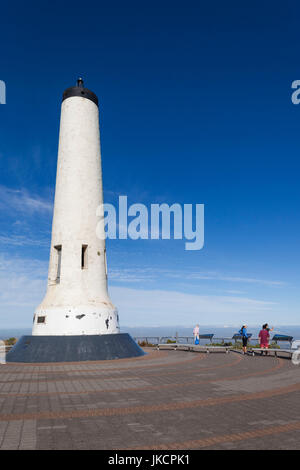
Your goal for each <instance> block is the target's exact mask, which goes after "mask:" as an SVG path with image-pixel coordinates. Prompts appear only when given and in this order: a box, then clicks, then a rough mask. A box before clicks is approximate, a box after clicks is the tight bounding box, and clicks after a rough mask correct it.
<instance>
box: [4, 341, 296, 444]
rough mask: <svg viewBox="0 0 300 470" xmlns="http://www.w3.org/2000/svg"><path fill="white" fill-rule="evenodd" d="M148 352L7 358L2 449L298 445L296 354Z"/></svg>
mask: <svg viewBox="0 0 300 470" xmlns="http://www.w3.org/2000/svg"><path fill="white" fill-rule="evenodd" d="M147 353H148V354H147V355H146V356H144V357H141V358H135V359H122V360H116V361H98V362H95V361H93V362H82V363H64V364H34V365H33V364H11V363H10V364H5V365H0V449H3V450H5V449H6V450H9V449H11V450H12V449H20V450H30V449H99V450H101V449H109V450H118V449H151V450H152V449H158V450H160V449H162V450H172V449H174V450H175V449H212V450H215V449H300V367H298V366H294V365H293V364H292V362H291V361H290V360H287V359H282V358H275V357H259V356H257V357H251V356H243V355H240V354H237V353H233V352H231V353H230V354H222V353H215V354H205V353H192V352H185V351H156V350H150V349H149V350H147Z"/></svg>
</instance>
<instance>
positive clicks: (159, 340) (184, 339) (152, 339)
mask: <svg viewBox="0 0 300 470" xmlns="http://www.w3.org/2000/svg"><path fill="white" fill-rule="evenodd" d="M201 336H206V335H200V344H203V345H206V344H208V343H211V344H212V343H218V344H222V345H226V344H227V343H232V345H238V343H241V339H239V338H232V337H231V336H230V337H226V336H223V337H215V336H213V337H212V338H205V337H204V338H203V337H201ZM134 340H135V341H136V342H138V343H145V344H153V345H155V346H156V345H157V344H167V343H168V341H169V342H175V343H178V344H194V341H195V340H194V336H178V335H175V336H135V337H134ZM271 341H272V340H271ZM278 342H279V343H280V341H278ZM278 342H277V341H276V343H277V344H278ZM285 343H286V342H285ZM256 344H259V338H255V337H251V338H249V340H248V346H249V347H251V346H254V345H256ZM278 346H279V344H278ZM290 347H291V344H290Z"/></svg>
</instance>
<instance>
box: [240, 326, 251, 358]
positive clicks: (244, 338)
mask: <svg viewBox="0 0 300 470" xmlns="http://www.w3.org/2000/svg"><path fill="white" fill-rule="evenodd" d="M239 334H240V335H241V337H242V343H243V354H247V343H248V338H249V336H248V333H247V325H243V326H242V328H241V329H240V331H239Z"/></svg>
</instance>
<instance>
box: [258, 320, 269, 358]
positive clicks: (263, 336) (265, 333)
mask: <svg viewBox="0 0 300 470" xmlns="http://www.w3.org/2000/svg"><path fill="white" fill-rule="evenodd" d="M269 331H270V328H269V325H268V323H265V324H264V325H263V326H262V329H261V330H260V332H259V334H258V337H259V343H260V347H261V349H268V348H269V338H270V333H269ZM262 354H263V351H262V352H261V355H262ZM266 354H267V351H266Z"/></svg>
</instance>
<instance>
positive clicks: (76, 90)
mask: <svg viewBox="0 0 300 470" xmlns="http://www.w3.org/2000/svg"><path fill="white" fill-rule="evenodd" d="M72 96H80V97H81V98H86V99H88V100H91V101H93V103H95V104H96V105H97V106H98V98H97V96H96V95H95V93H93V92H92V91H91V90H88V89H87V88H84V86H83V80H82V78H78V80H77V84H76V86H73V87H71V88H67V89H66V90H65V91H64V92H63V97H62V101H64V100H66V99H67V98H71V97H72Z"/></svg>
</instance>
